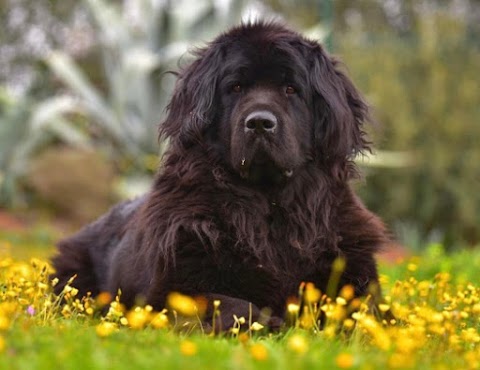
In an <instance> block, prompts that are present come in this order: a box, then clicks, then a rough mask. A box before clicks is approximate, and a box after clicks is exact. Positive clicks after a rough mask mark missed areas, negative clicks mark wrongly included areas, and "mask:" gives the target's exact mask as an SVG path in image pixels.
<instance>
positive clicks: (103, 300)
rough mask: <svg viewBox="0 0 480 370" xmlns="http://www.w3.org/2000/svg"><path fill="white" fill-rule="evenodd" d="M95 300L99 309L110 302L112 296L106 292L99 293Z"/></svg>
mask: <svg viewBox="0 0 480 370" xmlns="http://www.w3.org/2000/svg"><path fill="white" fill-rule="evenodd" d="M95 300H96V302H97V304H98V305H99V306H100V307H103V306H106V305H107V304H109V303H110V302H111V301H112V295H111V294H110V293H108V292H101V293H100V294H99V295H97V297H96V298H95Z"/></svg>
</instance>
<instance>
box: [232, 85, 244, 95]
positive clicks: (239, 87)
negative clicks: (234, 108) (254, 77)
mask: <svg viewBox="0 0 480 370" xmlns="http://www.w3.org/2000/svg"><path fill="white" fill-rule="evenodd" d="M232 91H233V92H236V93H239V92H242V85H240V84H238V83H237V84H235V85H233V87H232Z"/></svg>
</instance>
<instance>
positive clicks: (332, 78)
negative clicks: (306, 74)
mask: <svg viewBox="0 0 480 370" xmlns="http://www.w3.org/2000/svg"><path fill="white" fill-rule="evenodd" d="M311 52H312V53H311V55H312V59H311V65H310V79H311V80H310V84H311V86H312V88H313V95H314V96H313V103H314V109H315V120H316V121H315V129H314V135H315V148H316V153H315V154H316V155H317V156H318V158H319V160H320V161H325V162H327V163H328V162H330V163H343V162H344V161H349V160H351V159H353V158H354V157H355V156H356V155H357V154H359V153H363V152H366V151H370V143H369V141H368V140H367V138H366V134H365V131H364V130H363V125H364V123H366V122H368V121H369V113H368V106H367V104H366V103H365V101H364V100H363V98H362V96H361V94H360V93H359V91H358V90H357V89H356V88H355V86H354V85H353V83H352V81H351V80H350V79H349V78H348V76H347V75H346V74H345V73H344V72H343V71H342V70H340V68H339V67H340V64H341V63H340V62H339V61H337V60H336V59H334V58H333V57H331V56H329V55H328V54H327V53H326V52H325V51H324V50H323V48H322V47H321V46H320V45H319V44H317V43H315V44H314V45H313V48H312V50H311Z"/></svg>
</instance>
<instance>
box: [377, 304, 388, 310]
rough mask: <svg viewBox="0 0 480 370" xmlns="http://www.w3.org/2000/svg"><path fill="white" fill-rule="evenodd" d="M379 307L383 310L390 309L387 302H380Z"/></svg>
mask: <svg viewBox="0 0 480 370" xmlns="http://www.w3.org/2000/svg"><path fill="white" fill-rule="evenodd" d="M378 308H379V309H380V311H382V312H387V311H388V310H389V309H390V306H389V305H388V304H385V303H380V304H379V305H378Z"/></svg>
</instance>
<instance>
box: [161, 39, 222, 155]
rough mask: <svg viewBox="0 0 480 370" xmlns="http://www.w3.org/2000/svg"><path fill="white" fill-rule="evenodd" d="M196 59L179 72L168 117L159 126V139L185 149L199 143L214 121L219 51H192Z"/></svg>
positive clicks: (212, 49) (217, 49)
mask: <svg viewBox="0 0 480 370" xmlns="http://www.w3.org/2000/svg"><path fill="white" fill-rule="evenodd" d="M194 55H195V56H196V59H195V60H194V61H193V62H192V63H191V64H190V65H189V66H187V67H186V68H185V69H184V70H183V71H181V72H180V73H178V80H177V83H176V85H175V90H174V92H173V96H172V99H171V100H170V103H169V105H168V107H167V112H168V113H167V117H166V119H165V121H164V122H163V123H162V124H161V126H160V136H163V137H165V138H168V139H170V143H171V144H172V145H174V146H175V145H177V146H178V145H179V146H182V147H188V146H190V145H192V144H193V143H194V142H198V141H201V140H202V137H203V134H204V132H205V130H206V129H207V128H208V126H209V125H210V124H211V123H212V122H213V120H214V118H215V106H216V105H215V95H216V86H217V78H218V75H219V73H218V71H219V69H220V67H221V61H222V60H223V57H222V49H221V48H220V47H212V46H210V47H207V48H204V49H199V50H197V51H196V52H194Z"/></svg>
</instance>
